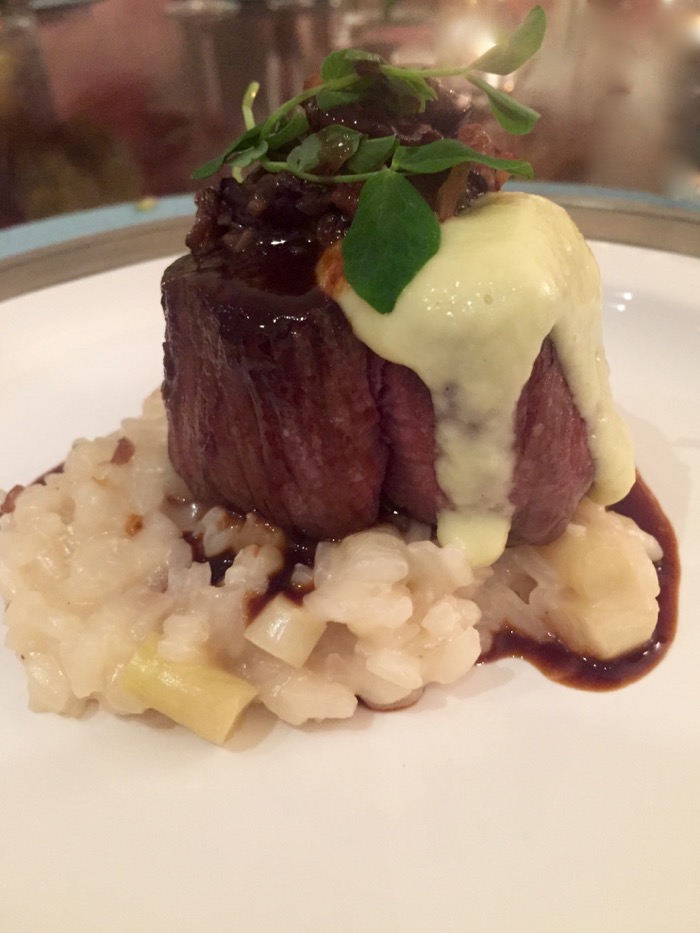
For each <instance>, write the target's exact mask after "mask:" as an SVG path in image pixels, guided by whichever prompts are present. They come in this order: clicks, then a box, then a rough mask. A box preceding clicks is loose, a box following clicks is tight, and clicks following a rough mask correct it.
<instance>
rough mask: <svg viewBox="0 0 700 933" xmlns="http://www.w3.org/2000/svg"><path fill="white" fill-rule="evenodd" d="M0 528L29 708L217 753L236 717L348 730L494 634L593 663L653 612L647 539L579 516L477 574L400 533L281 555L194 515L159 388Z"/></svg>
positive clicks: (199, 511) (634, 635)
mask: <svg viewBox="0 0 700 933" xmlns="http://www.w3.org/2000/svg"><path fill="white" fill-rule="evenodd" d="M1 500H2V497H0V501H1ZM3 512H4V513H5V514H3V515H2V516H1V517H0V597H1V598H2V599H3V600H4V602H5V604H6V609H5V618H4V621H5V625H6V627H7V637H6V641H7V645H8V647H9V648H10V649H12V650H13V651H14V652H15V653H16V654H17V655H18V657H19V658H20V659H21V661H22V663H23V665H24V667H25V670H26V674H27V679H28V685H29V702H30V707H31V708H32V709H34V710H46V711H52V712H56V713H63V714H67V715H72V716H75V715H80V714H81V713H82V712H83V710H84V709H85V707H86V704H88V703H89V702H97V703H99V704H100V706H102V707H104V708H106V709H108V710H111V711H113V712H115V713H119V714H139V713H142V712H144V711H145V710H146V709H148V708H153V709H157V710H159V711H160V712H162V713H164V714H165V715H167V716H169V717H170V718H172V719H174V720H176V721H177V722H180V723H182V724H183V725H185V726H186V727H187V728H189V729H191V730H193V731H194V732H196V733H198V734H199V735H202V736H203V737H205V738H208V739H211V740H212V741H216V742H222V741H224V740H225V739H226V737H227V735H228V734H229V732H230V730H231V728H232V726H233V725H234V724H235V722H236V721H238V719H239V717H240V715H241V714H242V713H243V711H244V710H245V708H246V707H247V706H248V705H249V704H251V703H260V704H263V705H264V706H265V707H267V708H268V709H269V710H270V711H271V712H272V713H274V714H275V715H276V716H278V717H279V718H280V719H282V720H284V721H285V722H287V723H291V724H293V725H300V724H302V723H304V722H307V721H308V720H321V719H340V718H346V717H350V716H352V714H353V712H354V711H355V709H356V707H357V703H358V698H359V699H360V700H361V701H363V702H364V703H365V704H367V705H369V706H371V707H374V708H379V709H391V708H396V707H400V706H406V705H409V704H411V703H413V702H414V701H415V700H416V699H417V698H418V697H419V696H420V695H421V693H422V691H423V690H424V688H425V687H426V686H427V685H429V684H431V683H439V684H450V683H454V682H455V681H457V680H459V679H460V678H462V677H463V676H464V675H465V674H467V672H468V671H469V670H470V669H471V668H472V667H473V666H474V665H475V664H476V663H477V661H478V660H479V658H480V656H481V655H482V654H483V653H484V652H485V651H487V650H488V649H489V647H490V645H491V639H492V637H493V634H494V632H497V631H498V630H499V629H501V628H502V627H503V626H504V625H507V626H508V627H509V629H514V630H516V631H518V632H520V633H522V634H523V635H525V636H527V637H528V638H530V639H534V640H536V641H543V640H548V639H549V640H556V641H560V642H563V643H564V644H565V645H566V646H567V647H568V648H569V649H571V650H572V651H574V652H576V653H579V654H587V655H592V656H594V657H598V658H603V659H605V658H614V657H617V656H619V655H621V654H623V653H625V652H628V651H630V650H632V649H634V648H636V647H638V646H639V645H641V644H643V643H644V642H646V641H648V640H649V638H650V637H651V636H652V633H653V631H654V628H655V625H656V619H657V613H658V606H657V602H656V596H657V594H658V591H659V586H658V579H657V574H656V571H655V568H654V564H653V561H655V560H658V558H659V557H660V551H659V547H658V545H657V544H656V542H655V540H654V539H653V538H651V537H650V536H649V535H647V534H645V533H643V532H642V531H640V530H639V528H638V527H637V526H636V525H635V524H634V522H632V521H631V520H630V519H627V518H624V517H622V516H619V515H616V514H615V513H611V512H606V511H605V510H604V509H603V508H602V507H601V506H598V505H594V504H593V503H592V502H590V501H589V500H584V502H583V503H582V504H581V506H580V507H579V510H578V512H577V513H576V515H575V516H574V521H573V522H572V524H571V525H570V526H569V528H568V529H567V531H566V532H565V534H564V535H563V536H562V537H561V538H560V539H559V540H558V541H557V542H555V543H554V544H551V545H547V546H545V547H540V548H535V547H530V546H523V547H517V548H511V549H509V550H508V551H507V553H506V554H505V555H504V556H503V557H502V558H501V559H500V560H499V561H498V562H497V563H496V564H495V565H493V566H492V567H490V568H483V569H479V570H477V571H474V570H473V569H472V568H471V566H470V564H469V561H468V558H467V556H466V554H465V552H464V550H463V549H461V548H459V547H452V546H444V547H440V546H438V545H437V544H436V543H435V542H434V541H433V540H431V537H430V529H429V528H428V527H427V526H424V525H419V524H417V523H413V524H411V525H409V526H407V527H403V526H402V528H401V531H399V530H398V529H397V528H396V527H393V526H391V525H386V526H379V527H376V528H373V529H371V530H368V531H364V532H360V533H357V534H353V535H350V536H348V537H346V538H344V539H342V540H340V541H337V542H321V543H320V544H319V545H318V546H317V547H316V549H315V554H314V553H313V552H312V551H309V553H308V554H305V553H303V552H302V551H299V552H297V551H295V550H294V548H293V546H292V545H291V544H290V543H289V542H288V541H287V540H286V538H285V536H284V534H283V533H282V532H281V531H280V530H279V529H276V528H275V527H273V526H272V525H270V524H269V523H266V522H264V521H263V520H262V519H260V518H259V517H257V516H256V515H254V514H249V515H247V516H245V517H241V516H236V515H233V514H232V513H229V512H228V511H226V510H225V509H223V508H222V507H214V508H209V509H206V508H204V507H203V506H201V505H200V504H199V503H197V502H196V501H194V499H193V497H192V495H191V494H190V491H189V490H188V488H187V487H186V486H185V484H184V482H183V481H182V479H180V477H179V476H178V475H177V474H176V473H175V471H174V469H173V467H172V466H171V464H170V462H169V459H168V454H167V426H166V418H165V413H164V409H163V404H162V401H161V397H160V393H159V392H156V393H154V394H153V395H152V396H151V397H150V398H149V399H148V400H147V401H146V403H145V406H144V410H143V413H142V415H141V417H137V418H129V419H126V420H125V421H124V422H123V425H122V428H121V430H120V431H119V432H117V433H115V434H112V435H110V436H107V437H101V438H97V439H95V440H79V441H77V442H76V443H75V444H74V446H73V448H72V450H71V451H70V453H69V454H68V456H67V458H66V461H65V464H64V466H63V469H62V471H60V472H54V473H50V474H48V475H47V476H46V477H45V479H44V481H43V482H42V483H37V484H34V485H31V486H28V487H26V488H24V489H16V490H13V491H12V492H11V493H10V494H8V495H6V496H5V504H4V506H3ZM611 619H614V620H615V621H614V624H613V625H611V624H610V620H611Z"/></svg>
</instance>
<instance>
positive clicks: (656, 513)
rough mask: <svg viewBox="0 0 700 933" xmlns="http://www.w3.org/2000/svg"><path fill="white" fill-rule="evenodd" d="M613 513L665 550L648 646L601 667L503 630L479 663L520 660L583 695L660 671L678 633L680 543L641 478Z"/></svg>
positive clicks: (600, 663) (555, 645) (556, 645)
mask: <svg viewBox="0 0 700 933" xmlns="http://www.w3.org/2000/svg"><path fill="white" fill-rule="evenodd" d="M613 508H614V511H616V512H619V513H620V514H621V515H626V516H628V517H629V518H632V519H634V521H635V522H636V523H637V524H638V525H639V527H640V528H642V529H643V530H644V531H646V532H648V533H649V534H651V535H653V536H654V537H655V538H656V540H657V541H658V542H659V544H660V545H661V549H662V550H663V557H662V559H661V561H659V563H658V564H657V565H656V572H657V574H658V577H659V586H660V593H659V596H658V603H659V620H658V623H657V625H656V629H655V631H654V634H653V635H652V637H651V639H650V641H649V642H648V644H646V645H644V646H643V647H641V648H640V649H639V650H637V651H634V652H632V653H631V654H629V655H625V656H624V657H621V658H616V659H615V660H613V661H599V660H596V659H595V658H586V657H579V656H578V655H575V654H573V653H572V652H571V651H569V650H567V649H566V648H565V647H564V646H563V645H562V644H561V643H559V642H556V641H553V642H546V643H541V642H535V641H532V640H531V639H529V638H524V637H523V636H522V635H518V634H516V633H515V632H513V631H510V630H504V631H502V632H500V633H499V634H498V635H497V636H496V637H495V639H494V643H493V646H492V647H491V649H490V650H489V651H488V652H487V653H486V654H485V655H483V656H482V657H481V659H480V662H481V663H488V662H491V661H497V660H499V659H500V658H522V659H523V660H525V661H529V662H530V664H533V665H534V666H535V667H536V668H538V670H540V671H541V672H542V673H543V674H545V675H546V676H547V677H549V678H550V679H551V680H555V681H557V683H562V684H566V686H568V687H577V688H579V689H581V690H616V689H618V688H619V687H624V686H626V685H627V684H630V683H633V682H634V681H635V680H639V679H640V678H641V677H643V676H644V675H645V674H648V673H649V671H651V670H652V669H653V668H654V667H656V665H657V664H658V663H659V662H660V661H661V659H662V658H663V657H664V656H665V654H666V652H667V651H668V649H669V646H670V644H671V642H672V641H673V637H674V635H675V633H676V622H677V614H678V587H679V583H680V560H679V556H678V543H677V541H676V536H675V534H674V532H673V528H672V527H671V523H670V522H669V520H668V518H667V517H666V516H665V515H664V513H663V511H662V509H661V506H660V505H659V503H658V501H657V500H656V498H655V496H654V495H653V493H652V492H651V490H650V489H649V487H648V486H647V485H646V483H645V482H644V481H643V480H642V478H641V477H640V476H639V474H637V481H636V483H635V484H634V486H633V487H632V490H631V491H630V493H629V495H627V496H626V497H625V498H624V499H623V500H622V501H621V502H619V503H618V504H617V505H615V506H614V507H613Z"/></svg>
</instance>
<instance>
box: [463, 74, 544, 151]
mask: <svg viewBox="0 0 700 933" xmlns="http://www.w3.org/2000/svg"><path fill="white" fill-rule="evenodd" d="M467 79H468V80H469V81H470V82H471V83H472V84H473V85H474V87H478V88H479V90H480V91H483V92H484V94H485V95H486V96H487V98H488V101H489V106H490V107H491V113H492V114H493V115H494V117H495V118H496V119H497V120H498V122H499V123H500V124H501V126H502V127H503V129H504V130H507V131H508V132H509V133H512V134H513V135H514V136H522V135H524V134H525V133H529V132H530V131H531V130H532V128H533V127H534V125H535V123H537V121H538V120H539V118H540V115H539V113H538V112H537V111H536V110H533V109H532V107H526V106H525V104H521V103H518V101H517V100H514V98H512V97H510V96H509V95H508V94H504V93H503V91H499V90H497V89H496V88H495V87H492V86H491V85H490V84H489V83H488V81H484V79H483V78H480V77H478V75H468V76H467Z"/></svg>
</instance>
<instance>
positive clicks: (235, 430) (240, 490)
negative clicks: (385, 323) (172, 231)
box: [163, 256, 387, 539]
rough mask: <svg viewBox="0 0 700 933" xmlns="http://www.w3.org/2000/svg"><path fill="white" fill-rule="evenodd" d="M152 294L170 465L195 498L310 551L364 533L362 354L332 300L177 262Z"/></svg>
mask: <svg viewBox="0 0 700 933" xmlns="http://www.w3.org/2000/svg"><path fill="white" fill-rule="evenodd" d="M163 296H164V306H165V310H166V318H167V331H166V339H165V382H164V387H163V391H164V398H165V404H166V407H167V410H168V419H169V447H170V457H171V459H172V462H173V464H174V466H175V468H176V469H177V470H178V472H179V473H180V474H181V475H182V477H183V478H184V479H185V481H186V482H187V483H188V485H189V486H190V488H191V489H192V491H193V493H194V494H195V496H197V497H198V498H200V499H202V500H203V501H205V502H208V503H215V502H223V503H225V504H227V505H229V506H231V507H232V508H234V509H235V510H237V511H241V512H246V511H250V510H255V511H257V512H260V513H261V514H262V515H263V516H265V517H267V518H269V519H270V520H271V521H273V522H275V523H276V524H279V525H281V526H282V527H283V528H286V529H288V530H290V531H293V532H295V533H296V534H301V535H304V536H310V537H312V538H317V539H321V538H329V537H339V536H342V535H345V534H348V533H350V532H352V531H357V530H358V529H359V528H366V527H367V526H369V525H371V524H373V522H375V521H376V518H377V515H378V511H379V496H380V492H381V478H382V477H383V475H384V472H385V469H386V461H387V447H386V444H385V443H384V441H383V439H382V436H381V430H380V424H379V413H378V411H377V407H376V405H375V403H374V399H373V397H372V393H371V392H370V387H369V356H370V353H369V351H368V350H367V348H366V347H365V346H364V345H363V344H361V343H360V342H359V341H358V340H356V339H355V337H354V336H353V334H352V331H351V329H350V326H349V324H348V323H347V321H346V319H345V317H344V315H343V313H342V311H341V310H340V308H339V307H338V306H337V305H336V304H335V302H333V301H331V299H329V298H328V297H326V296H325V295H324V294H323V293H322V292H321V291H320V290H319V289H317V288H312V289H311V290H310V291H308V292H307V293H305V294H304V295H300V296H279V295H274V294H271V293H268V292H262V291H260V290H259V289H254V288H251V287H250V286H248V285H246V284H245V283H244V282H241V281H240V280H239V279H236V278H232V277H231V276H229V275H226V273H225V272H224V270H222V268H221V266H220V263H217V262H216V261H211V262H210V263H203V264H201V265H200V266H199V267H197V265H196V263H195V262H194V260H193V259H192V257H189V256H187V257H184V258H182V259H179V260H178V261H177V262H175V263H174V264H173V265H172V266H170V268H169V269H168V270H167V272H166V274H165V277H164V280H163Z"/></svg>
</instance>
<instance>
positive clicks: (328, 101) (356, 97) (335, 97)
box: [316, 87, 362, 110]
mask: <svg viewBox="0 0 700 933" xmlns="http://www.w3.org/2000/svg"><path fill="white" fill-rule="evenodd" d="M360 100H362V89H361V88H359V87H357V88H350V89H348V90H345V91H331V90H330V89H329V88H326V87H324V88H321V90H320V91H319V92H318V94H317V95H316V103H317V104H318V107H319V110H333V109H335V108H336V107H343V106H347V105H349V104H356V103H357V102H358V101H360Z"/></svg>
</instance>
